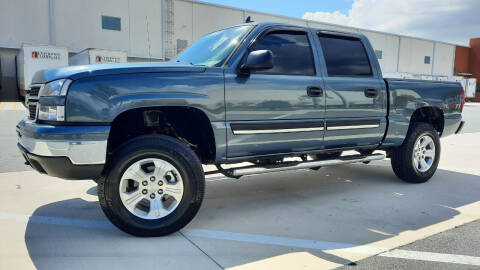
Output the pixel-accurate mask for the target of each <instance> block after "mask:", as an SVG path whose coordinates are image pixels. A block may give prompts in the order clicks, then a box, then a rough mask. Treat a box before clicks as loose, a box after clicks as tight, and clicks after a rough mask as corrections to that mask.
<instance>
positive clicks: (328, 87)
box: [17, 23, 464, 236]
mask: <svg viewBox="0 0 480 270" xmlns="http://www.w3.org/2000/svg"><path fill="white" fill-rule="evenodd" d="M32 83H33V86H32V93H30V97H29V108H30V116H29V117H28V118H26V119H24V120H22V121H21V122H20V123H19V124H18V125H17V133H18V147H19V148H20V150H21V152H22V153H23V156H24V157H25V159H26V160H27V162H28V163H29V164H30V165H31V166H32V167H33V168H34V169H35V170H37V171H39V172H41V173H45V174H48V175H51V176H56V177H60V178H65V179H93V180H95V181H96V182H97V183H98V197H99V201H100V204H101V207H102V209H103V211H104V213H105V215H106V216H107V217H108V218H109V219H110V221H111V222H112V223H113V224H115V225H116V226H117V227H118V228H120V229H121V230H123V231H125V232H127V233H130V234H133V235H138V236H160V235H166V234H169V233H172V232H175V231H177V230H179V229H181V228H182V227H184V226H185V225H186V224H187V223H188V222H190V221H191V220H192V219H193V217H194V216H195V215H196V213H197V211H198V210H199V208H200V205H201V203H202V200H203V197H204V189H205V175H206V174H213V173H222V174H224V175H226V176H228V177H234V178H239V177H241V176H243V175H248V174H259V173H269V172H276V171H283V170H292V169H306V168H311V169H318V168H320V167H323V166H330V165H336V164H345V163H352V162H365V163H368V162H370V161H372V160H379V159H384V158H386V157H389V158H390V159H391V165H392V168H393V172H394V173H395V174H396V175H397V176H398V177H399V178H401V179H402V180H404V181H406V182H411V183H421V182H425V181H427V180H428V179H430V178H431V177H432V176H433V174H434V173H435V171H436V169H437V165H438V162H439V159H440V140H439V138H440V137H445V136H449V135H452V134H454V133H458V132H459V131H460V130H461V128H462V126H463V122H462V121H461V119H462V116H461V112H462V110H463V104H464V92H463V89H462V87H461V85H460V84H458V83H451V82H433V81H416V80H400V79H384V78H383V77H382V72H381V70H380V66H379V64H378V62H377V59H376V56H375V53H374V50H373V49H372V47H371V45H370V43H369V41H368V40H367V38H366V37H365V36H363V35H361V34H359V33H345V32H337V31H331V30H322V29H313V28H308V27H299V26H293V25H286V24H278V23H247V24H242V25H238V26H234V27H230V28H227V29H224V30H221V31H217V32H214V33H211V34H208V35H206V36H204V37H202V38H200V39H199V40H198V41H196V42H195V43H194V44H192V45H191V46H190V47H189V48H187V49H186V50H185V51H184V52H183V53H182V54H181V55H180V56H178V58H177V59H175V60H174V61H172V62H167V63H124V64H108V65H86V66H76V67H66V68H59V69H50V70H44V71H40V72H38V73H36V75H35V76H34V79H33V82H32ZM37 93H38V94H37ZM376 150H378V151H376ZM345 151H348V152H347V153H343V152H345ZM374 151H375V152H374ZM342 153H343V154H342ZM348 153H354V154H348ZM357 153H358V154H357ZM292 157H293V158H292ZM245 162H250V163H249V164H250V165H246V166H244V165H238V164H237V165H235V163H242V164H245ZM202 164H212V165H215V166H216V168H217V170H215V171H207V172H204V170H203V167H202ZM226 164H229V165H228V166H225V165H226ZM372 173H374V172H372Z"/></svg>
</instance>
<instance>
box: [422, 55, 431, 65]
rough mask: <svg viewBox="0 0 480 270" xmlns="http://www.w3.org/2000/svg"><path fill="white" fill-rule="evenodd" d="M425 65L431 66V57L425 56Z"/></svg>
mask: <svg viewBox="0 0 480 270" xmlns="http://www.w3.org/2000/svg"><path fill="white" fill-rule="evenodd" d="M423 63H425V64H430V56H425V59H424V60H423Z"/></svg>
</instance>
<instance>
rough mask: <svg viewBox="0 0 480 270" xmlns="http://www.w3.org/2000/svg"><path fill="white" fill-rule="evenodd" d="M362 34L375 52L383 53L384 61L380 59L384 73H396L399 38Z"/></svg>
mask: <svg viewBox="0 0 480 270" xmlns="http://www.w3.org/2000/svg"><path fill="white" fill-rule="evenodd" d="M360 32H361V33H362V34H364V35H365V36H366V37H367V38H368V40H369V41H370V43H371V44H372V47H373V49H374V50H381V51H382V59H378V62H379V64H380V67H381V69H382V73H393V72H396V71H397V61H398V39H399V37H398V36H394V35H386V34H382V33H377V32H370V31H364V30H361V31H360Z"/></svg>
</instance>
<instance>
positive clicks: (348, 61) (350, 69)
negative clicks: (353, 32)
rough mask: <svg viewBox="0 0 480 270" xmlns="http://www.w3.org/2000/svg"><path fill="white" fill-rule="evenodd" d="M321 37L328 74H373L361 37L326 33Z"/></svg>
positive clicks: (350, 75) (366, 75) (368, 75)
mask: <svg viewBox="0 0 480 270" xmlns="http://www.w3.org/2000/svg"><path fill="white" fill-rule="evenodd" d="M319 38H320V44H321V45H322V50H323V56H324V58H325V62H326V65H327V73H328V76H330V77H335V76H348V77H358V76H362V77H372V76H373V73H372V68H371V66H370V61H369V60H368V55H367V51H366V50H365V47H363V44H362V42H361V41H360V40H359V39H357V38H351V37H344V36H335V35H325V34H321V35H319Z"/></svg>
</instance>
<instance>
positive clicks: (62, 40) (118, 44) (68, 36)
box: [54, 0, 130, 51]
mask: <svg viewBox="0 0 480 270" xmlns="http://www.w3.org/2000/svg"><path fill="white" fill-rule="evenodd" d="M112 7H115V8H112ZM54 9H55V33H56V35H55V36H56V41H57V45H58V46H66V47H68V48H69V49H70V50H72V51H81V50H83V49H86V48H102V49H107V50H122V51H129V45H130V42H129V40H130V37H129V21H128V19H129V16H128V15H129V9H128V0H106V1H95V0H82V1H69V0H56V1H55V7H54ZM102 15H106V16H113V17H120V18H121V29H122V31H112V30H103V29H102V21H101V16H102Z"/></svg>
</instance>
